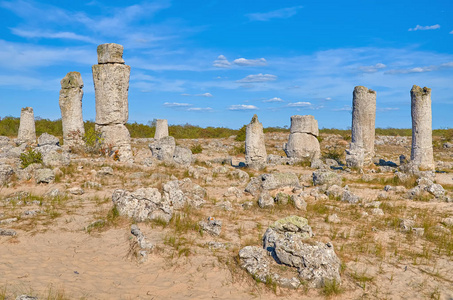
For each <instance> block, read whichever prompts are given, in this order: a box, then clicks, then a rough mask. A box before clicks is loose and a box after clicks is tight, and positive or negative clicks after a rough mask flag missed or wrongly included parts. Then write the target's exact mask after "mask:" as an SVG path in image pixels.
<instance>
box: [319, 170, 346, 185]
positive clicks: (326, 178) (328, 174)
mask: <svg viewBox="0 0 453 300" xmlns="http://www.w3.org/2000/svg"><path fill="white" fill-rule="evenodd" d="M341 183H342V177H341V176H340V175H339V174H337V173H335V172H332V171H329V170H317V171H315V172H313V185H324V184H325V185H327V186H331V185H334V184H336V185H338V186H341Z"/></svg>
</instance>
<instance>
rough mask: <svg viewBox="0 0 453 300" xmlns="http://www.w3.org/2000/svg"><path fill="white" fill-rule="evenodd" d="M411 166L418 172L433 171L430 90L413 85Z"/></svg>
mask: <svg viewBox="0 0 453 300" xmlns="http://www.w3.org/2000/svg"><path fill="white" fill-rule="evenodd" d="M411 115H412V149H411V164H413V165H414V166H416V167H418V168H419V169H420V170H434V167H435V165H434V156H433V136H432V113H431V89H430V88H427V87H424V88H421V87H419V86H416V85H414V86H413V87H412V89H411Z"/></svg>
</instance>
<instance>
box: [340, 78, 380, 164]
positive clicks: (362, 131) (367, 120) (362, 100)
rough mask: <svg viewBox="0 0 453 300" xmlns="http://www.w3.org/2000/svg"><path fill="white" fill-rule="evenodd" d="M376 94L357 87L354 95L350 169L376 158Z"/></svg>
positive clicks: (347, 160) (348, 153)
mask: <svg viewBox="0 0 453 300" xmlns="http://www.w3.org/2000/svg"><path fill="white" fill-rule="evenodd" d="M375 121H376V92H375V91H373V90H372V89H368V88H366V87H364V86H356V87H355V88H354V92H353V94H352V133H351V134H352V140H351V145H350V150H349V151H347V155H346V163H347V165H348V166H349V167H362V166H363V164H364V163H365V164H369V163H371V160H372V158H373V156H374V139H375Z"/></svg>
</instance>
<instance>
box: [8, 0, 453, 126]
mask: <svg viewBox="0 0 453 300" xmlns="http://www.w3.org/2000/svg"><path fill="white" fill-rule="evenodd" d="M67 3H70V5H68V4H67ZM452 16H453V1H450V0H443V1H439V0H432V1H429V2H428V1H419V0H398V1H395V0H392V1H387V0H379V1H377V0H376V1H372V0H360V1H358V0H357V1H338V0H336V1H330V0H326V1H317V0H307V1H295V0H281V1H270V0H262V1H246V0H242V1H236V0H229V1H209V0H193V1H184V0H179V1H166V0H162V1H141V2H135V1H91V2H88V1H87V2H85V1H80V3H78V2H77V1H72V2H67V1H21V0H19V1H16V0H12V1H0V19H1V20H2V24H3V26H2V27H1V28H0V105H1V108H0V116H1V117H4V116H19V115H20V109H21V108H22V107H25V106H32V107H33V108H34V111H35V116H40V117H42V118H48V119H52V120H53V119H58V118H60V109H59V105H58V95H59V90H60V83H59V82H60V80H61V79H62V78H63V77H64V76H65V75H66V73H67V72H70V71H78V72H80V73H81V74H82V78H83V81H84V83H85V87H84V98H83V114H84V119H85V120H94V118H95V99H94V87H93V80H92V73H91V66H92V65H93V64H96V63H97V57H96V47H97V45H99V44H102V43H119V44H122V45H123V46H124V49H125V50H124V55H123V58H124V60H125V62H126V64H128V65H130V66H131V67H132V70H131V81H130V88H129V121H130V122H134V121H136V122H139V123H145V124H146V123H147V122H148V121H151V120H153V119H154V118H156V119H157V118H158V119H160V118H165V119H168V121H169V123H170V124H185V123H190V124H193V125H200V126H203V127H205V126H223V127H230V128H239V127H241V126H242V125H243V124H246V123H248V122H250V119H251V117H252V116H253V114H255V113H256V114H258V117H259V119H260V121H261V122H262V123H263V125H264V126H265V127H268V126H285V125H289V124H290V117H291V115H295V114H299V115H306V114H309V115H314V116H315V118H316V119H317V120H318V123H319V127H320V128H323V127H324V128H331V127H335V128H347V127H350V125H351V112H350V110H351V103H352V91H353V89H354V86H356V85H364V86H366V87H368V88H372V89H374V90H376V91H377V116H376V126H377V127H384V128H385V127H399V128H409V127H410V126H411V118H410V89H411V87H412V85H413V84H417V85H420V86H422V87H423V86H427V87H430V88H432V101H433V104H432V110H433V127H434V128H446V127H453V117H452V115H453V17H452Z"/></svg>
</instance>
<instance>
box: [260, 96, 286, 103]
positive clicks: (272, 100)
mask: <svg viewBox="0 0 453 300" xmlns="http://www.w3.org/2000/svg"><path fill="white" fill-rule="evenodd" d="M263 102H284V101H283V100H282V98H278V97H274V98H271V99H267V100H263Z"/></svg>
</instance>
